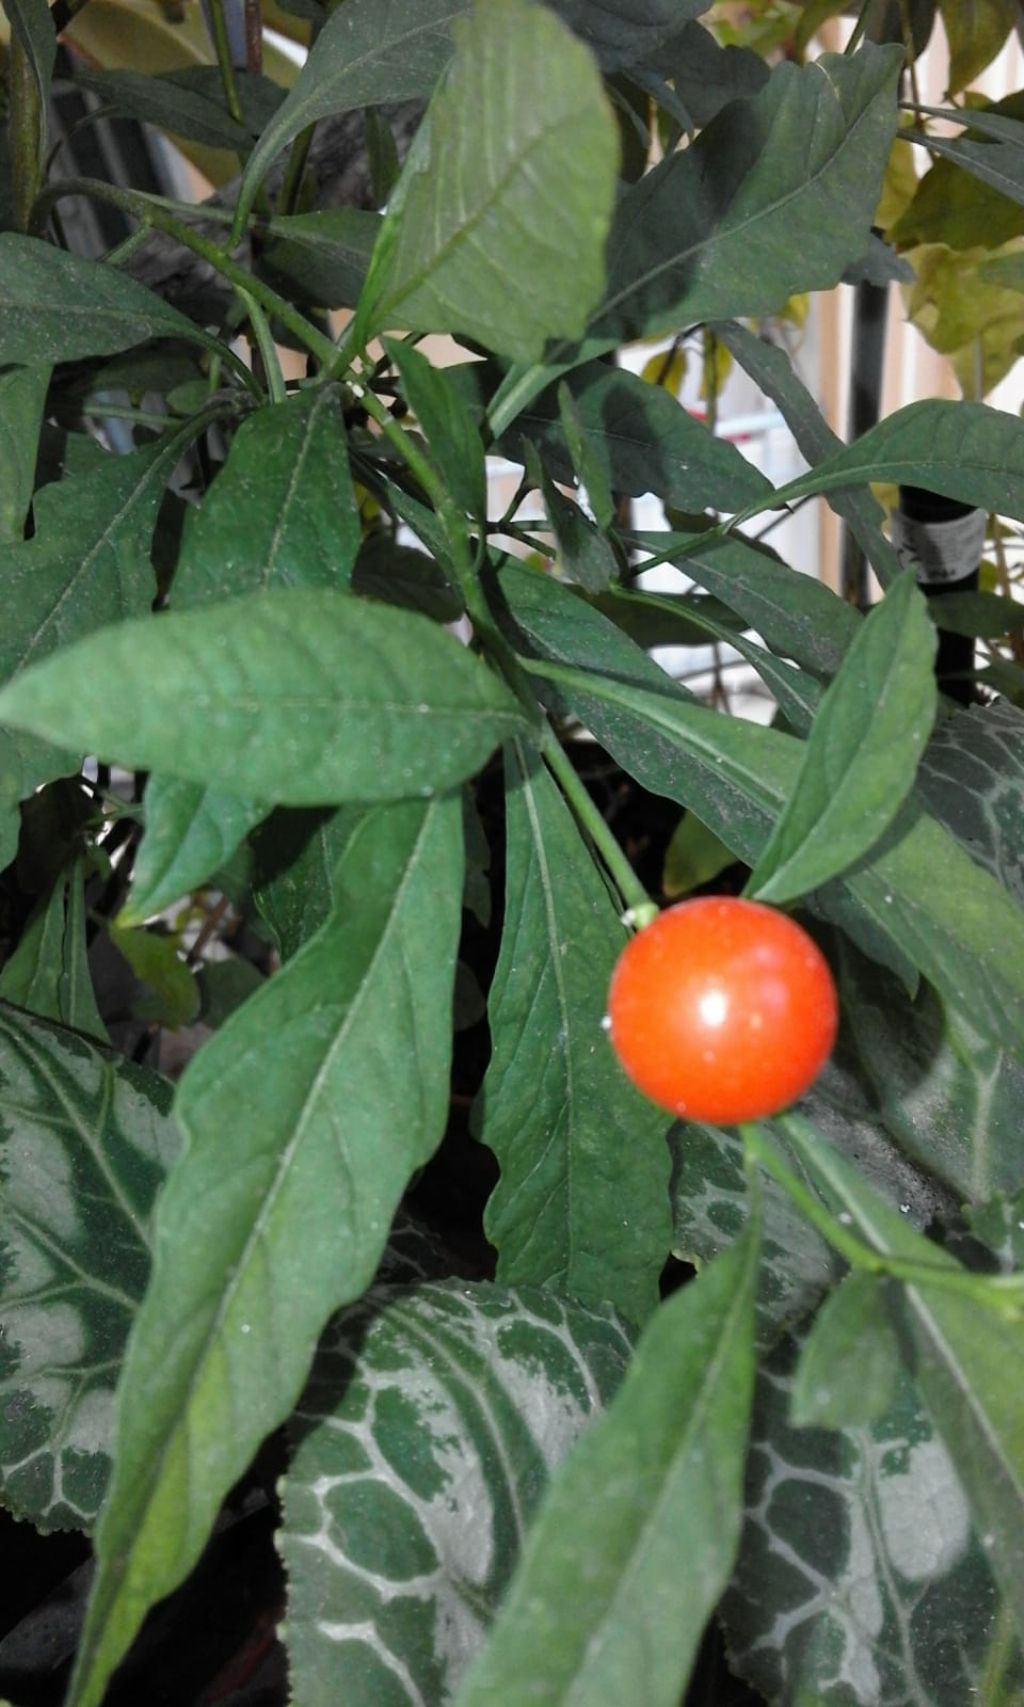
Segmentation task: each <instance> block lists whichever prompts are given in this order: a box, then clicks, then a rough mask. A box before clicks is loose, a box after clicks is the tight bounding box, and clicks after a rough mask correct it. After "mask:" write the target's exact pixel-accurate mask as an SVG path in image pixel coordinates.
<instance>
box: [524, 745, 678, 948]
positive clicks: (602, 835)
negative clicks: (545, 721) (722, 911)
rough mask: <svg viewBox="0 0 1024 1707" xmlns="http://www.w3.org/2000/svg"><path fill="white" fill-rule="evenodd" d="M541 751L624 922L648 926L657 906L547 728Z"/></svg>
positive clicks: (570, 762) (564, 753)
mask: <svg viewBox="0 0 1024 1707" xmlns="http://www.w3.org/2000/svg"><path fill="white" fill-rule="evenodd" d="M541 750H542V752H543V754H544V757H545V759H546V760H547V763H548V765H549V767H550V769H551V770H552V772H553V773H554V775H555V777H556V778H557V780H558V784H559V787H560V788H561V790H562V793H563V794H564V795H565V797H566V799H567V800H568V802H569V804H570V806H571V807H572V809H573V812H574V813H575V815H576V817H577V818H578V819H579V822H580V823H581V824H582V825H583V828H584V829H585V830H586V832H587V834H588V836H589V837H590V839H591V841H592V842H593V844H594V846H595V848H596V849H597V851H598V853H599V854H600V856H601V858H602V860H603V861H604V864H605V866H606V867H607V869H608V872H609V875H610V876H611V879H612V881H613V883H614V884H615V887H616V889H617V890H618V891H619V894H620V895H621V897H622V900H623V902H624V904H625V908H626V916H625V922H626V923H627V924H629V925H634V926H636V928H637V929H638V930H640V929H642V927H643V926H644V925H649V924H650V922H651V920H652V919H655V918H657V916H658V904H657V902H656V901H652V900H651V897H650V896H649V895H648V893H647V891H646V889H645V888H644V886H643V884H642V883H641V882H640V879H639V878H638V877H637V875H636V872H635V871H634V870H633V867H632V866H631V865H630V863H629V860H628V859H627V858H626V855H625V854H624V853H623V851H622V848H621V847H620V846H619V843H618V841H617V840H616V838H615V836H614V835H613V834H612V831H611V830H610V828H609V826H608V823H607V821H606V819H605V818H604V817H603V816H602V814H601V812H600V810H599V809H598V806H597V803H596V802H595V801H594V799H593V797H592V796H591V794H590V790H589V789H588V788H587V786H586V784H585V783H584V782H583V781H582V780H581V778H580V775H579V772H578V771H577V769H576V766H575V765H574V764H573V762H572V760H571V759H570V757H569V755H568V753H567V752H566V751H565V748H564V747H563V746H562V743H561V741H560V740H559V739H558V736H557V735H556V734H555V732H554V730H553V729H552V728H551V727H550V725H549V727H548V728H547V729H546V730H545V733H544V739H543V741H542V743H541Z"/></svg>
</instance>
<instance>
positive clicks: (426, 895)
mask: <svg viewBox="0 0 1024 1707" xmlns="http://www.w3.org/2000/svg"><path fill="white" fill-rule="evenodd" d="M461 819H462V812H461V803H460V800H459V797H458V795H457V794H456V795H449V796H448V797H446V798H444V799H441V800H436V801H432V802H429V803H424V802H421V801H417V802H410V803H408V804H404V805H402V806H398V807H392V808H384V809H380V810H378V811H375V812H371V813H369V814H368V815H367V817H366V818H365V820H364V822H363V824H362V825H361V826H360V829H359V831H358V832H357V833H356V834H355V835H354V836H353V838H352V839H351V841H350V842H349V844H348V847H347V848H346V851H345V854H344V856H343V863H342V866H341V868H340V870H339V873H338V896H339V899H338V905H337V908H336V910H335V911H334V912H333V913H332V914H331V916H330V918H329V919H328V921H327V923H326V924H325V925H324V926H323V927H322V929H321V931H320V932H319V933H318V934H317V936H316V937H315V938H313V939H312V940H311V941H310V942H309V943H308V944H307V945H306V947H305V948H304V949H303V950H302V951H301V952H300V953H299V954H297V955H296V956H295V957H294V959H293V960H291V961H290V962H289V964H288V965H287V966H286V967H285V969H284V970H283V971H282V972H281V973H279V974H278V975H277V976H276V977H275V978H272V979H270V980H269V981H268V983H267V984H266V986H265V987H264V988H263V989H262V990H260V991H259V992H258V993H257V994H256V995H255V996H254V997H253V998H252V999H251V1000H250V1001H248V1002H247V1003H246V1004H245V1006H244V1007H243V1008H241V1009H240V1010H239V1011H238V1013H237V1014H235V1016H234V1017H233V1018H232V1019H231V1020H229V1021H228V1023H227V1024H226V1025H225V1026H224V1027H223V1028H222V1030H220V1031H219V1032H217V1034H216V1036H215V1037H214V1038H213V1039H212V1040H211V1042H210V1043H209V1044H208V1045H207V1046H206V1048H205V1049H203V1050H202V1051H201V1053H200V1054H199V1055H197V1056H195V1057H194V1058H193V1060H192V1062H191V1063H190V1065H189V1067H188V1069H187V1071H186V1074H185V1077H184V1078H183V1080H182V1082H181V1087H180V1090H179V1094H178V1102H177V1111H178V1115H179V1119H180V1122H181V1125H182V1127H183V1129H184V1131H185V1133H186V1135H187V1138H188V1140H189V1143H188V1148H187V1150H186V1152H185V1155H184V1156H183V1158H182V1161H181V1162H180V1164H179V1165H178V1166H177V1167H176V1168H175V1169H174V1170H173V1172H172V1175H171V1177H170V1178H169V1180H168V1182H167V1185H166V1187H165V1188H164V1191H163V1192H162V1193H161V1198H160V1208H159V1213H158V1218H157V1235H156V1254H155V1261H154V1269H153V1277H152V1281H151V1283H150V1287H149V1290H148V1292H147V1294H146V1299H145V1302H144V1304H143V1307H142V1309H141V1311H140V1313H139V1316H138V1319H137V1324H136V1328H135V1332H134V1334H133V1337H132V1344H131V1349H130V1352H129V1355H128V1359H127V1361H126V1364H125V1371H124V1378H123V1383H122V1388H121V1399H120V1418H121V1423H122V1428H121V1433H120V1436H119V1447H118V1458H117V1463H116V1467H115V1473H114V1481H113V1485H112V1489H111V1495H110V1499H109V1501H108V1504H107V1506H106V1507H105V1510H104V1515H103V1518H102V1520H101V1523H100V1526H99V1529H98V1533H97V1551H98V1555H99V1561H100V1568H99V1572H98V1576H97V1580H96V1584H95V1588H94V1592H93V1597H92V1600H91V1603H90V1609H89V1613H88V1617H87V1622H86V1627H85V1631H84V1634H83V1638H82V1645H81V1648H80V1650H79V1662H78V1672H77V1678H76V1682H75V1684H74V1685H73V1688H72V1698H73V1699H74V1700H75V1701H76V1702H78V1703H79V1704H80V1707H84V1704H86V1703H96V1702H98V1701H100V1700H101V1699H102V1696H103V1692H104V1688H105V1684H106V1679H107V1678H108V1677H109V1675H110V1672H111V1671H112V1670H113V1668H114V1666H115V1665H116V1664H117V1661H118V1659H119V1658H120V1656H121V1655H122V1654H123V1652H124V1650H125V1648H126V1647H127V1646H128V1643H129V1642H130V1641H131V1639H132V1637H133V1635H134V1633H135V1631H136V1629H137V1628H138V1626H139V1624H140V1622H141V1620H142V1618H143V1616H144V1615H145V1612H146V1610H147V1608H148V1607H149V1606H150V1605H151V1604H152V1603H153V1602H154V1601H155V1600H157V1599H159V1598H160V1597H161V1596H162V1595H164V1594H166V1593H168V1592H169V1590H170V1589H171V1588H172V1587H174V1585H175V1584H176V1583H177V1582H179V1581H181V1579H182V1578H183V1577H184V1576H185V1575H186V1574H187V1572H188V1571H189V1569H190V1568H191V1566H192V1565H193V1564H194V1562H195V1560H196V1558H197V1557H198V1554H199V1552H200V1550H201V1548H202V1546H203V1543H204V1542H205V1540H206V1537H207V1535H208V1533H209V1530H210V1527H211V1525H212V1523H213V1520H214V1518H215V1516H216V1513H217V1510H218V1507H219V1506H220V1503H221V1500H222V1499H223V1498H224V1495H225V1494H226V1493H227V1491H228V1489H229V1488H230V1487H231V1485H232V1483H233V1482H234V1481H235V1480H236V1479H237V1477H238V1476H239V1475H240V1474H241V1473H242V1471H243V1470H244V1469H245V1468H246V1466H247V1464H248V1463H249V1460H250V1459H251V1457H252V1454H253V1452H254V1451H255V1449H256V1447H257V1446H258V1444H259V1442H260V1441H261V1440H262V1439H263V1437H264V1436H265V1435H266V1434H267V1433H268V1431H269V1430H270V1429H272V1428H274V1427H275V1426H276V1425H277V1424H278V1423H280V1422H282V1421H283V1420H284V1419H285V1417H287V1416H288V1415H289V1413H290V1412H291V1409H292V1407H293V1406H294V1404H295V1402H296V1400H297V1398H298V1396H299V1392H300V1390H301V1388H302V1385H303V1383H304V1381H305V1379H306V1376H307V1373H308V1371H309V1366H310V1362H311V1360H312V1356H313V1352H314V1348H315V1345H316V1340H317V1336H318V1335H319V1333H320V1330H321V1328H322V1327H323V1324H324V1322H325V1320H326V1319H327V1317H328V1316H329V1315H330V1313H331V1312H332V1311H334V1310H336V1309H338V1308H340V1307H341V1306H342V1305H343V1304H346V1303H349V1302H351V1301H352V1300H353V1299H355V1298H357V1297H358V1296H359V1295H360V1294H361V1292H362V1291H363V1290H364V1289H365V1287H366V1286H367V1284H368V1283H369V1281H370V1280H371V1279H372V1276H373V1272H374V1270H375V1268H376V1266H377V1263H378V1260H379V1258H380V1255H381V1251H382V1249H383V1247H384V1243H385V1241H386V1238H387V1233H388V1228H389V1226H390V1224H391V1219H392V1216H393V1214H394V1211H395V1208H396V1206H397V1202H398V1199H399V1197H400V1196H401V1193H402V1191H403V1190H404V1189H405V1186H406V1183H407V1181H408V1179H409V1176H410V1174H411V1173H412V1172H413V1170H414V1169H415V1168H417V1167H420V1166H422V1164H423V1163H424V1162H425V1161H426V1160H427V1159H428V1157H429V1156H430V1155H431V1153H432V1152H433V1150H434V1149H435V1147H436V1145H437V1143H438V1141H439V1140H440V1137H441V1135H442V1132H443V1130H444V1125H445V1120H446V1117H447V1110H448V1094H449V1090H448V1074H449V1057H450V1048H451V999H452V983H453V977H454V969H455V951H456V945H457V940H458V930H459V915H460V907H461V896H462V859H461Z"/></svg>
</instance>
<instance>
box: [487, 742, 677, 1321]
mask: <svg viewBox="0 0 1024 1707" xmlns="http://www.w3.org/2000/svg"><path fill="white" fill-rule="evenodd" d="M506 767H507V769H506V776H507V795H506V800H507V807H506V811H507V834H508V853H507V870H506V883H507V891H506V896H505V923H504V929H503V934H502V947H501V954H500V957H499V960H498V966H497V970H496V972H495V975H494V982H493V984H492V987H491V995H490V1003H489V1022H490V1030H491V1039H492V1055H491V1062H490V1066H489V1067H488V1070H487V1077H486V1079H485V1080H484V1086H483V1090H482V1092H481V1095H480V1102H479V1104H478V1108H477V1129H478V1132H479V1136H480V1137H481V1138H482V1139H483V1141H484V1143H485V1144H487V1145H489V1146H490V1148H491V1149H492V1150H493V1151H494V1153H495V1155H496V1156H497V1158H498V1161H499V1163H500V1165H501V1179H500V1180H499V1182H498V1184H497V1186H496V1187H495V1189H494V1192H493V1195H492V1196H491V1199H490V1201H489V1203H488V1205H487V1212H486V1216H485V1227H486V1230H487V1235H488V1238H489V1239H490V1241H491V1243H492V1244H493V1245H495V1246H496V1247H497V1249H498V1270H497V1276H498V1279H499V1280H500V1281H501V1282H503V1283H504V1284H506V1285H537V1284H541V1283H543V1284H545V1285H550V1286H553V1287H555V1288H556V1289H557V1290H559V1291H562V1292H565V1293H568V1294H569V1295H570V1296H573V1297H577V1298H582V1299H583V1300H584V1301H585V1302H588V1303H596V1302H600V1301H602V1300H604V1299H608V1300H610V1301H611V1302H612V1303H614V1304H616V1305H618V1307H619V1308H620V1309H622V1310H625V1311H626V1312H627V1314H628V1315H630V1316H631V1317H632V1318H633V1319H634V1320H642V1319H643V1318H644V1317H645V1316H646V1315H647V1314H648V1312H649V1311H650V1309H651V1307H652V1306H653V1304H654V1303H655V1301H656V1299H657V1287H658V1276H659V1274H660V1272H661V1269H662V1267H663V1265H664V1261H665V1255H666V1252H667V1250H668V1244H669V1207H668V1196H667V1182H668V1165H669V1158H668V1151H667V1149H666V1147H665V1143H664V1132H665V1128H666V1126H667V1124H668V1123H667V1120H666V1117H665V1116H664V1114H662V1113H661V1112H660V1111H659V1110H658V1109H656V1108H654V1106H653V1105H652V1104H650V1103H647V1102H646V1101H645V1100H644V1099H642V1098H641V1097H640V1096H639V1095H638V1094H637V1092H636V1091H635V1090H634V1089H633V1087H632V1086H631V1085H630V1084H629V1082H628V1080H627V1079H626V1077H625V1075H624V1074H623V1073H622V1071H621V1069H620V1067H619V1065H618V1062H617V1061H616V1059H615V1056H614V1055H613V1053H612V1050H611V1049H610V1048H609V1046H608V1042H607V1039H606V1038H605V1036H604V1034H603V1032H602V1029H601V1019H602V1015H603V1013H604V1006H605V999H606V993H607V988H608V981H609V979H610V977H611V974H612V970H613V968H614V965H615V962H616V959H617V958H618V956H619V954H620V953H621V952H622V949H623V947H624V946H625V942H626V932H625V929H624V927H623V926H622V924H621V923H620V921H619V919H618V917H617V916H616V911H615V908H614V906H613V904H612V901H611V898H610V896H609V894H608V890H607V887H606V885H605V883H604V880H603V879H602V877H601V876H600V874H599V872H598V870H597V867H596V866H595V864H594V861H593V858H592V856H591V854H590V852H589V850H588V849H587V847H586V846H585V844H584V842H583V841H582V840H581V838H580V834H579V831H578V830H577V828H576V825H575V823H574V821H573V818H572V816H571V814H570V812H569V808H568V806H567V805H566V804H565V802H564V801H563V799H562V797H561V795H560V793H559V791H558V789H557V788H556V787H555V785H554V783H553V782H552V780H551V778H550V777H549V776H548V775H547V773H546V772H545V771H544V769H543V768H542V767H541V765H540V763H539V761H538V760H536V759H535V758H533V757H532V756H528V755H527V754H526V753H525V752H524V751H523V749H522V748H521V747H519V746H518V745H517V746H515V747H509V748H508V749H507V750H506Z"/></svg>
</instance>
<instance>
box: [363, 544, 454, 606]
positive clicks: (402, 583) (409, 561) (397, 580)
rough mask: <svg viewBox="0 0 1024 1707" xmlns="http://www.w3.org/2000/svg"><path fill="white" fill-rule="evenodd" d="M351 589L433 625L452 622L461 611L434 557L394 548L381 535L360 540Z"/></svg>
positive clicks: (393, 545) (452, 589)
mask: <svg viewBox="0 0 1024 1707" xmlns="http://www.w3.org/2000/svg"><path fill="white" fill-rule="evenodd" d="M352 590H353V592H356V593H364V594H365V595H366V597H367V598H371V599H383V601H384V603H385V604H388V605H401V606H402V608H403V610H416V611H421V612H422V614H423V615H424V616H429V617H433V619H434V621H435V622H456V621H457V620H458V618H459V617H460V616H461V615H462V612H463V608H464V607H463V603H462V600H461V598H460V597H459V594H458V593H457V592H456V590H455V589H454V588H453V586H452V584H451V582H450V581H449V579H448V576H447V575H446V574H445V572H444V570H443V569H442V568H441V565H440V564H439V563H438V562H437V561H436V559H435V558H433V557H428V556H427V554H426V552H424V551H418V550H416V549H415V548H414V547H410V546H407V545H396V544H395V541H394V539H393V538H392V537H391V535H390V534H385V533H371V534H368V535H367V537H366V538H365V539H364V540H363V543H362V545H361V546H360V547H359V556H358V557H357V558H356V561H355V566H354V568H353V570H352Z"/></svg>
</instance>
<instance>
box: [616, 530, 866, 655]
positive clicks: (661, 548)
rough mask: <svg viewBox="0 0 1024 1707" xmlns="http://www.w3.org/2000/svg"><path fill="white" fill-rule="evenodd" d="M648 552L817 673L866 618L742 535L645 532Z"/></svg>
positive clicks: (773, 646) (839, 652) (843, 647)
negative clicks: (710, 537) (710, 536)
mask: <svg viewBox="0 0 1024 1707" xmlns="http://www.w3.org/2000/svg"><path fill="white" fill-rule="evenodd" d="M635 537H636V538H637V539H638V540H639V541H640V542H641V543H642V544H643V546H644V548H645V549H646V550H648V551H651V552H655V553H657V554H658V556H659V557H660V556H664V555H665V554H669V555H668V556H667V561H668V562H670V563H674V564H675V566H676V568H677V569H681V570H682V572H683V574H684V575H689V576H690V577H691V578H692V579H693V580H694V581H696V582H697V583H698V585H699V586H702V587H706V588H707V590H708V592H709V593H714V595H715V597H716V598H718V599H721V601H722V603H723V604H726V605H728V607H729V609H730V610H734V611H735V612H736V613H737V615H738V616H741V617H743V619H744V621H745V622H747V623H749V625H750V627H751V628H754V629H756V630H757V632H758V634H760V635H762V636H763V637H764V640H765V642H766V644H767V645H769V646H770V647H771V649H772V651H773V652H778V653H779V654H780V655H781V656H782V657H784V658H793V659H794V660H795V661H796V663H798V664H800V665H802V667H803V668H804V669H805V670H812V671H813V672H814V673H815V675H819V676H826V677H827V676H834V675H835V673H836V671H837V670H838V668H839V666H840V664H841V663H842V660H843V657H844V655H845V653H846V649H847V647H848V646H849V645H850V642H851V641H852V640H853V637H854V635H855V634H856V633H857V632H858V630H859V628H860V623H861V618H860V617H859V616H858V614H857V612H856V611H855V610H854V609H853V607H852V605H848V604H846V603H845V602H844V600H842V599H840V598H839V597H838V596H837V595H836V594H835V593H833V592H832V591H831V590H830V588H828V587H826V586H825V584H824V582H822V581H819V580H818V578H817V576H816V575H804V574H801V573H800V572H799V571H798V570H796V569H790V568H789V566H788V565H787V564H785V563H782V562H781V561H780V560H779V559H778V558H777V557H775V556H773V555H772V553H771V552H769V551H768V550H766V549H765V548H763V547H761V548H758V547H757V546H755V545H752V544H750V543H749V542H748V541H747V540H744V539H741V538H740V537H739V536H738V535H735V534H729V535H726V537H725V538H724V539H721V538H719V539H713V540H708V541H707V542H706V543H704V538H703V536H702V535H701V534H682V533H680V534H677V533H661V532H657V533H640V534H637V535H636V536H635Z"/></svg>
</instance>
